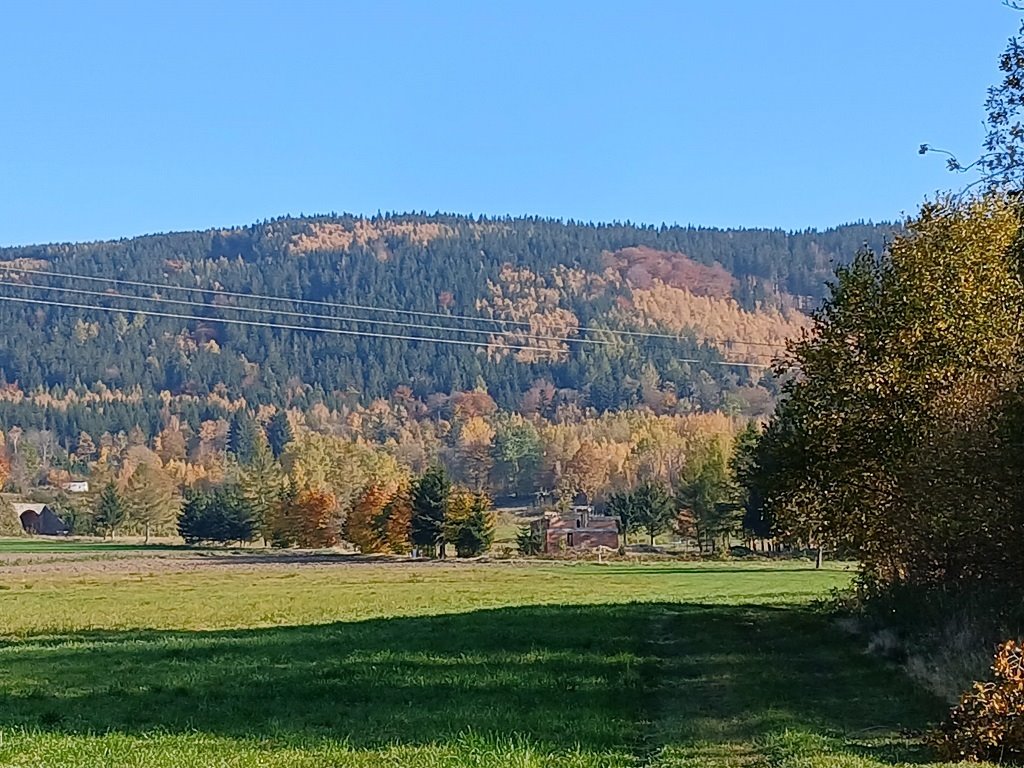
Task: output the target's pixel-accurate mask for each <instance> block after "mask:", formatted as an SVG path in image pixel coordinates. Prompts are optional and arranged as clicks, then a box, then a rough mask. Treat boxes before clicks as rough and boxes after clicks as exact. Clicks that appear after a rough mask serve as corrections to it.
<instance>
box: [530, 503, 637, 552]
mask: <svg viewBox="0 0 1024 768" xmlns="http://www.w3.org/2000/svg"><path fill="white" fill-rule="evenodd" d="M533 527H534V532H539V533H540V537H541V540H542V541H543V542H544V551H545V552H547V553H549V554H556V553H558V552H565V551H568V550H580V549H594V548H596V547H607V548H609V549H618V548H619V519H618V518H617V517H612V516H610V515H596V514H594V510H593V507H590V506H575V507H573V508H572V510H571V511H569V512H556V511H551V512H548V513H546V514H545V515H544V517H542V518H540V519H539V520H535V521H534V522H533Z"/></svg>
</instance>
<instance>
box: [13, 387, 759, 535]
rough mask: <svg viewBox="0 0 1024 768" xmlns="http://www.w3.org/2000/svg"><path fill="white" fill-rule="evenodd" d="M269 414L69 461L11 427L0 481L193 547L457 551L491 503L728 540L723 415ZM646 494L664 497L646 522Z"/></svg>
mask: <svg viewBox="0 0 1024 768" xmlns="http://www.w3.org/2000/svg"><path fill="white" fill-rule="evenodd" d="M267 413H268V412H264V413H263V416H264V418H262V419H261V418H259V417H257V416H256V415H255V414H253V413H250V412H246V411H243V410H238V411H236V412H235V413H233V414H232V416H231V418H230V419H228V420H223V421H210V422H204V423H203V425H202V427H201V429H200V431H199V433H198V434H194V433H189V432H188V431H187V428H186V427H185V426H184V425H183V424H182V423H181V422H177V421H175V420H174V419H173V418H172V419H171V421H170V422H169V424H168V426H167V427H166V428H165V429H163V430H161V432H160V433H159V434H158V435H157V437H156V438H154V439H153V440H152V441H147V440H145V438H144V436H143V435H142V434H141V431H140V430H135V431H134V432H133V434H125V433H119V434H114V435H111V434H109V433H105V434H103V435H101V436H100V437H99V439H98V440H93V438H92V437H91V436H90V435H88V434H83V435H81V436H80V438H79V440H78V442H77V445H76V446H74V448H73V450H72V451H71V452H70V453H65V452H64V450H63V448H62V447H61V446H59V445H56V444H54V442H53V441H52V439H51V440H49V441H47V439H46V438H47V436H45V435H41V434H39V433H33V432H30V431H25V432H22V431H20V430H9V431H8V432H7V433H6V434H2V433H0V471H2V472H3V473H4V474H5V475H6V479H7V485H8V487H9V488H17V489H20V490H23V491H25V492H26V493H27V494H28V495H33V494H36V495H37V496H38V498H40V499H47V500H52V503H53V505H54V507H55V508H56V509H57V510H58V511H59V512H60V514H61V515H62V516H63V517H64V518H65V519H66V520H67V521H68V522H69V523H70V524H71V525H72V528H73V530H74V531H75V532H76V533H86V534H88V533H91V534H98V535H145V536H147V537H148V536H149V535H166V534H173V533H174V532H176V531H177V532H180V533H181V534H182V535H183V536H184V537H185V538H186V539H187V540H192V541H201V540H202V541H206V540H209V541H249V540H253V539H260V538H262V539H263V540H265V541H267V542H271V543H274V544H278V545H289V544H299V545H303V546H314V545H315V546H324V545H328V544H330V543H333V542H335V541H336V540H337V537H338V536H343V537H344V538H345V539H347V540H348V541H350V542H351V543H353V544H355V545H356V546H357V547H359V548H360V549H362V550H363V551H366V552H372V551H407V547H408V541H407V539H408V536H412V537H413V538H412V539H410V541H412V542H413V543H414V544H415V545H416V546H417V547H418V548H419V549H421V550H430V549H431V548H432V547H434V546H436V544H437V543H439V542H441V541H446V542H449V543H450V544H452V545H453V546H454V547H455V548H456V549H457V550H460V551H461V550H463V549H473V548H474V547H475V546H483V544H484V543H485V544H489V535H490V534H488V533H487V531H488V530H489V528H490V525H491V523H489V522H488V521H489V519H490V518H489V509H490V499H492V498H495V497H501V498H503V499H505V501H506V503H510V504H513V505H518V506H523V505H530V504H533V503H535V502H539V501H540V500H543V501H544V502H545V505H551V504H555V505H559V504H561V505H566V504H568V503H569V502H570V501H571V500H572V499H574V498H578V497H580V496H583V497H585V498H586V499H588V500H590V501H591V502H594V503H596V504H597V505H598V506H599V507H602V508H605V507H606V508H608V509H609V511H611V512H612V513H614V514H617V515H619V516H620V517H621V519H622V521H623V523H624V526H625V527H624V531H636V532H640V531H643V532H646V533H647V534H648V535H650V536H652V537H653V536H656V535H658V534H660V533H663V532H665V531H667V530H674V531H675V532H677V533H678V534H679V535H680V536H683V537H686V538H694V539H696V540H697V541H698V542H699V543H700V546H701V547H702V548H704V549H707V550H711V549H714V548H716V547H717V546H720V545H721V544H723V543H725V542H727V541H728V540H729V539H730V538H731V537H734V536H738V535H742V523H743V520H742V513H741V507H740V505H739V501H740V499H739V497H738V489H737V484H736V482H735V480H734V474H735V473H734V471H733V458H732V457H733V453H734V446H743V445H746V444H747V443H749V441H750V439H751V435H753V434H755V433H754V432H753V431H752V427H750V426H747V427H746V428H745V429H744V428H742V424H743V423H742V422H741V421H740V420H737V419H735V418H730V417H728V416H726V415H725V414H721V413H716V414H701V415H689V416H669V415H661V416H658V415H655V414H653V413H651V412H641V411H633V412H623V413H605V414H603V415H601V416H594V417H583V418H579V419H577V420H574V421H548V420H546V419H543V418H541V417H540V416H539V415H537V414H534V415H532V416H529V417H527V416H524V415H522V414H518V413H507V412H504V411H500V410H498V409H497V407H496V405H495V404H494V402H493V401H492V400H491V399H490V398H489V396H487V395H486V393H483V392H479V391H478V392H467V393H461V394H460V395H459V396H457V397H456V398H453V402H452V403H451V407H450V410H449V411H448V412H447V413H446V415H447V416H448V418H437V417H436V414H433V413H432V412H430V411H429V410H427V409H425V408H423V407H422V404H417V403H416V402H415V401H410V400H409V399H408V398H405V397H401V396H396V397H395V398H393V399H392V400H391V401H380V402H378V403H375V404H372V405H371V407H370V408H367V409H362V408H356V409H354V410H352V411H350V412H348V413H347V414H344V415H342V414H326V413H325V414H323V415H322V416H323V419H324V422H323V423H321V424H319V425H318V426H320V428H321V429H323V428H324V427H325V426H327V425H331V426H327V428H328V429H330V432H325V431H314V430H313V429H311V428H310V426H309V425H308V422H307V420H306V419H304V418H303V414H299V413H296V412H285V411H273V412H270V415H269V417H267ZM392 427H394V429H396V430H397V434H398V436H397V437H395V436H392V433H391V431H390V430H391V428H392ZM382 437H383V439H381V438H382ZM373 438H376V439H373ZM438 469H440V470H442V471H443V472H444V476H445V477H446V478H450V481H449V480H446V481H445V482H446V483H449V482H450V484H451V485H450V487H449V485H445V493H444V502H443V504H441V508H443V509H445V510H446V517H445V519H444V521H443V522H442V523H439V525H440V529H439V530H441V531H442V532H443V533H444V536H442V537H440V538H436V537H435V544H433V545H432V544H430V543H429V542H428V541H426V540H422V539H417V538H416V537H415V535H414V532H415V526H413V532H412V533H406V532H404V531H406V528H407V526H408V525H409V524H410V523H409V521H410V520H412V519H415V518H414V516H412V517H411V516H410V512H409V509H410V506H409V505H410V504H411V503H412V501H413V500H414V499H415V498H416V493H417V489H420V490H422V486H421V485H418V483H420V481H421V480H422V479H423V478H431V477H434V474H433V473H434V472H435V471H437V470H438ZM72 478H88V480H89V481H90V485H91V492H90V493H85V494H79V493H65V492H63V491H59V490H58V489H59V488H60V487H61V486H62V485H64V484H66V483H67V482H69V481H70V480H71V479H72ZM449 491H450V493H449ZM645 493H646V494H654V497H657V498H662V497H664V498H666V499H668V500H669V501H668V503H667V504H666V505H663V506H661V507H659V508H658V510H657V513H656V514H652V513H651V511H650V509H649V505H648V504H647V502H646V501H644V499H645V498H646V497H645V496H644V494H645ZM652 498H653V497H652ZM115 501H116V502H117V503H114V502H115ZM413 506H415V505H413ZM539 511H540V508H539V507H538V508H537V512H538V513H539ZM453 526H455V527H453ZM473 531H475V533H471V532H473ZM472 541H477V542H478V544H471V543H469V542H472ZM460 542H464V546H463V545H460ZM479 542H482V543H479Z"/></svg>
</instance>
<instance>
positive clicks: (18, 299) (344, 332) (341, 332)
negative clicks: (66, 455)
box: [0, 286, 771, 369]
mask: <svg viewBox="0 0 1024 768" xmlns="http://www.w3.org/2000/svg"><path fill="white" fill-rule="evenodd" d="M19 287H22V286H19ZM5 301H6V302H15V303H18V304H30V305H33V306H38V305H42V306H50V307H63V308H66V309H85V310H90V311H99V312H110V313H115V314H136V315H143V316H146V317H164V318H171V319H176V320H189V321H193V322H200V323H203V322H208V323H220V324H223V325H242V326H247V327H256V328H276V329H280V330H288V331H300V332H306V333H325V334H331V335H338V336H359V337H364V338H377V339H395V340H401V341H422V342H429V343H435V344H449V345H456V346H468V347H477V348H481V347H494V348H496V349H499V350H502V349H509V350H516V351H532V352H544V353H547V354H556V353H558V352H560V351H561V350H557V349H551V348H549V347H540V346H531V345H526V344H493V343H488V342H482V341H470V340H468V339H450V338H443V337H430V336H410V335H406V334H398V333H382V332H374V331H358V330H352V329H343V328H323V327H319V326H308V325H295V324H291V323H274V322H269V321H262V320H244V319H241V318H228V317H202V316H199V315H186V314H181V313H177V312H157V311H155V310H146V309H137V308H124V307H107V306H102V305H96V304H79V303H77V302H67V301H53V300H50V299H37V298H30V297H24V296H3V295H0V302H5ZM567 341H576V340H575V339H567ZM676 361H677V362H681V363H695V364H698V365H718V366H727V367H739V368H761V369H767V368H770V367H771V365H769V364H765V363H747V362H733V361H727V360H700V359H697V358H676Z"/></svg>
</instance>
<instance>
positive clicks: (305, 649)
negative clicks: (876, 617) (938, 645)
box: [0, 556, 943, 768]
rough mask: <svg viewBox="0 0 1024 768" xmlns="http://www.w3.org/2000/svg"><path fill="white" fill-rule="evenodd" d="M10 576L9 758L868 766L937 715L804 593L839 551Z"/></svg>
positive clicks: (894, 754)
mask: <svg viewBox="0 0 1024 768" xmlns="http://www.w3.org/2000/svg"><path fill="white" fill-rule="evenodd" d="M9 570H10V572H7V573H3V575H0V586H3V587H4V588H3V589H0V731H2V735H3V738H2V741H0V765H3V766H47V768H51V767H54V768H56V767H58V766H196V767H198V766H204V767H205V766H239V767H240V766H261V767H262V766H309V767H310V768H313V767H314V766H315V767H317V768H319V767H320V766H367V767H369V766H410V768H417V767H419V766H424V767H425V766H494V767H495V768H497V767H499V766H501V767H504V766H513V767H514V766H579V767H580V768H584V767H586V768H589V767H592V766H609V767H612V766H665V767H667V766H747V765H766V766H778V767H780V768H784V767H787V766H793V767H794V768H795V767H797V766H800V767H804V766H806V767H807V768H819V767H820V768H825V767H826V766H828V767H830V768H831V767H833V766H834V767H835V768H842V767H845V766H856V768H874V766H887V765H894V764H896V763H898V762H914V763H920V762H922V761H923V760H925V759H926V757H927V756H926V754H925V753H924V752H923V751H922V750H921V748H920V747H919V746H918V744H917V741H916V739H915V738H913V737H912V736H910V737H907V736H905V735H903V734H905V733H906V732H910V733H913V732H916V731H918V730H920V729H921V728H922V727H923V726H925V724H926V723H927V722H928V721H929V720H933V719H935V718H937V717H939V716H940V715H941V713H942V709H943V708H942V705H941V703H940V702H938V701H936V700H934V699H933V698H931V697H930V696H928V695H926V694H923V693H922V692H920V691H919V690H918V689H916V688H915V687H914V686H913V685H912V684H911V683H910V682H909V681H908V680H907V679H906V678H904V677H903V676H902V675H901V674H900V672H899V671H898V670H897V669H895V668H892V667H888V666H886V665H884V664H883V663H882V662H880V661H878V660H877V659H874V658H872V657H869V656H866V655H865V654H863V653H862V652H861V648H860V646H859V645H858V644H857V642H856V641H854V640H852V639H850V638H848V637H846V636H845V635H843V634H842V633H841V632H840V631H839V630H838V629H836V628H835V627H834V625H833V624H832V622H831V621H830V620H829V619H828V618H827V617H826V616H823V615H822V614H820V613H817V612H815V611H814V610H812V609H811V608H810V607H809V604H810V602H811V601H812V600H814V599H815V598H817V597H821V596H824V595H825V594H827V592H828V591H829V590H830V589H832V588H835V587H841V586H843V585H845V584H846V583H847V582H848V580H849V577H850V572H849V571H848V570H843V569H841V568H839V567H833V568H830V569H826V570H823V571H818V572H816V571H814V570H813V569H809V568H807V567H806V566H798V565H787V564H784V565H765V564H760V565H758V564H753V565H747V564H733V563H721V564H718V563H716V564H676V565H620V564H615V565H604V566H599V565H551V564H548V565H526V566H524V565H501V564H494V565H433V564H421V565H404V564H388V563H384V564H353V565H343V566H329V565H317V564H306V565H298V564H293V565H287V566H282V565H280V564H274V563H270V564H262V563H260V562H259V558H255V557H251V558H246V557H245V556H240V557H239V559H238V560H237V565H232V566H225V565H224V564H223V563H222V564H220V565H218V567H216V568H213V567H210V568H204V567H202V566H201V564H200V565H199V566H197V567H196V568H194V569H193V570H188V571H181V570H179V571H170V572H161V571H160V569H159V568H154V569H153V571H152V572H151V573H146V572H141V573H139V572H130V573H124V572H110V573H108V572H104V570H103V568H102V564H100V566H99V567H97V568H96V570H95V571H94V572H88V573H82V572H80V571H77V572H76V571H69V572H67V573H65V572H62V571H60V570H52V569H50V570H46V571H45V572H40V573H35V574H34V572H33V569H32V568H22V569H20V570H19V569H9ZM141 570H143V571H144V570H145V569H141Z"/></svg>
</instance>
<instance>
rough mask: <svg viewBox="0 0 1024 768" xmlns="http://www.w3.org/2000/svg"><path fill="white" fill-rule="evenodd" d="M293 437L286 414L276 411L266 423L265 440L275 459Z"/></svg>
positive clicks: (279, 456)
mask: <svg viewBox="0 0 1024 768" xmlns="http://www.w3.org/2000/svg"><path fill="white" fill-rule="evenodd" d="M293 439H294V437H293V435H292V425H291V424H290V423H289V422H288V414H286V413H285V412H284V411H278V412H277V413H275V414H274V415H273V417H272V418H271V419H270V422H269V423H268V424H267V442H269V443H270V450H271V452H272V453H273V454H274V458H275V459H279V458H281V454H282V453H284V449H285V446H287V445H288V443H290V442H291V441H292V440H293Z"/></svg>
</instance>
